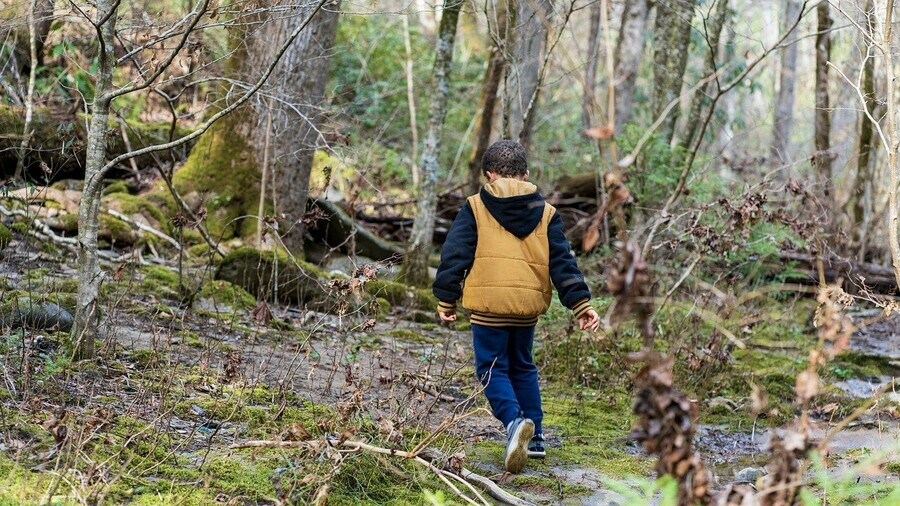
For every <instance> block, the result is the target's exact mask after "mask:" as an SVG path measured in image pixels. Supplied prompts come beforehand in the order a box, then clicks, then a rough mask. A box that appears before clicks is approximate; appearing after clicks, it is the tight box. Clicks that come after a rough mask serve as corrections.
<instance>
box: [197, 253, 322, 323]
mask: <svg viewBox="0 0 900 506" xmlns="http://www.w3.org/2000/svg"><path fill="white" fill-rule="evenodd" d="M215 279H221V280H225V281H228V282H230V283H232V284H234V285H237V286H239V287H241V288H243V289H244V290H246V291H247V292H249V293H250V294H251V295H253V296H254V297H256V298H257V299H262V300H267V301H273V300H275V299H276V298H277V299H278V300H279V301H281V302H285V301H288V302H291V303H293V304H297V305H300V306H307V307H309V308H310V309H327V308H331V307H332V306H334V304H335V300H334V298H332V297H330V295H329V289H328V282H329V279H328V277H327V276H326V275H324V273H322V272H321V271H320V270H318V269H317V268H316V267H314V266H313V265H311V264H308V263H306V262H304V261H302V260H293V259H291V258H289V257H288V256H287V255H285V254H283V253H276V252H274V251H260V250H257V249H253V248H247V247H244V248H238V249H236V250H234V251H232V252H231V253H229V254H228V255H227V256H226V257H225V258H224V259H223V260H222V263H221V264H220V265H219V268H218V270H217V271H216V275H215Z"/></svg>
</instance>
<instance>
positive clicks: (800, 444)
mask: <svg viewBox="0 0 900 506" xmlns="http://www.w3.org/2000/svg"><path fill="white" fill-rule="evenodd" d="M810 448H811V445H810V443H809V439H808V438H807V436H806V435H805V434H803V433H802V432H788V433H787V434H785V435H784V436H779V435H777V434H776V435H773V436H772V443H771V444H770V445H769V452H770V453H771V455H772V458H771V460H769V465H768V469H769V471H770V474H769V475H768V476H766V477H765V480H764V483H763V490H761V491H760V493H759V495H758V496H757V500H758V501H759V504H760V505H761V506H791V505H794V504H800V501H799V492H800V488H801V485H802V484H803V466H802V459H804V458H806V454H807V453H808V452H809V450H810Z"/></svg>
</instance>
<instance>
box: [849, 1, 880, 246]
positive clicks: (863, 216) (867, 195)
mask: <svg viewBox="0 0 900 506" xmlns="http://www.w3.org/2000/svg"><path fill="white" fill-rule="evenodd" d="M872 1H873V0H866V6H865V8H864V12H863V15H864V16H865V17H866V20H865V21H864V22H863V28H864V29H865V33H864V34H862V37H861V42H862V44H861V45H862V47H864V48H865V52H864V54H865V56H864V60H863V69H862V93H863V96H864V97H865V104H864V107H865V108H866V111H868V114H869V115H870V116H872V117H875V58H874V55H872V54H871V51H872V49H873V48H872V44H871V42H870V40H872V38H873V37H875V27H874V26H873V23H872V16H874V15H875V11H874V6H873V5H872ZM859 121H860V125H859V144H858V150H857V153H858V155H857V159H856V184H855V186H856V188H855V189H854V197H853V198H854V200H853V221H854V227H853V239H854V242H855V243H856V245H857V246H858V247H859V254H858V256H857V259H858V260H859V261H860V262H862V261H865V256H866V249H867V248H866V239H867V238H866V231H867V230H868V227H869V221H870V220H871V218H872V208H873V202H874V198H875V187H874V184H873V183H874V179H875V174H874V172H875V171H874V170H873V169H874V167H873V165H874V164H873V163H871V155H872V154H873V152H874V149H875V145H874V143H873V142H872V141H873V140H874V136H873V133H874V128H873V126H872V122H871V121H869V119H868V118H867V117H866V113H862V114H860V115H859Z"/></svg>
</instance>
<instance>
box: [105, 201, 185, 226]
mask: <svg viewBox="0 0 900 506" xmlns="http://www.w3.org/2000/svg"><path fill="white" fill-rule="evenodd" d="M102 203H103V206H104V207H105V208H108V209H112V210H115V211H119V212H120V213H122V214H125V215H128V216H130V217H131V218H132V219H135V220H136V221H138V220H140V219H141V218H143V219H144V220H146V222H147V224H148V225H150V226H151V227H153V228H155V229H157V230H159V231H161V232H165V233H167V234H171V233H172V230H171V223H170V222H169V220H168V219H167V218H166V215H165V214H164V213H163V212H162V210H160V208H159V207H158V206H157V205H156V204H154V203H153V202H151V201H150V200H148V199H147V198H146V197H143V196H140V195H131V194H130V193H127V191H126V192H118V191H117V192H112V193H108V194H107V195H106V196H104V197H103V200H102Z"/></svg>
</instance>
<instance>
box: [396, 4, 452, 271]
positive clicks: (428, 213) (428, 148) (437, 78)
mask: <svg viewBox="0 0 900 506" xmlns="http://www.w3.org/2000/svg"><path fill="white" fill-rule="evenodd" d="M461 4H462V2H460V1H459V0H444V11H443V14H442V15H441V23H440V25H439V26H438V39H437V48H436V51H435V53H436V54H435V57H434V74H433V75H434V77H433V80H434V82H433V83H432V94H431V97H432V98H431V108H430V109H429V111H428V130H427V131H426V134H425V146H424V149H423V151H422V185H421V187H420V188H419V202H418V206H417V212H416V219H415V221H414V222H413V229H412V235H411V236H410V243H409V249H408V250H407V257H406V266H405V276H406V281H407V282H408V283H410V284H414V285H427V284H428V282H429V277H428V255H429V253H430V252H431V241H432V238H433V236H434V219H435V214H436V211H437V193H436V187H437V178H438V156H439V155H440V152H441V130H443V127H444V117H445V116H446V114H447V98H448V96H449V95H450V70H451V68H452V65H453V44H454V42H455V39H456V25H457V21H458V19H459V10H460V6H461Z"/></svg>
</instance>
